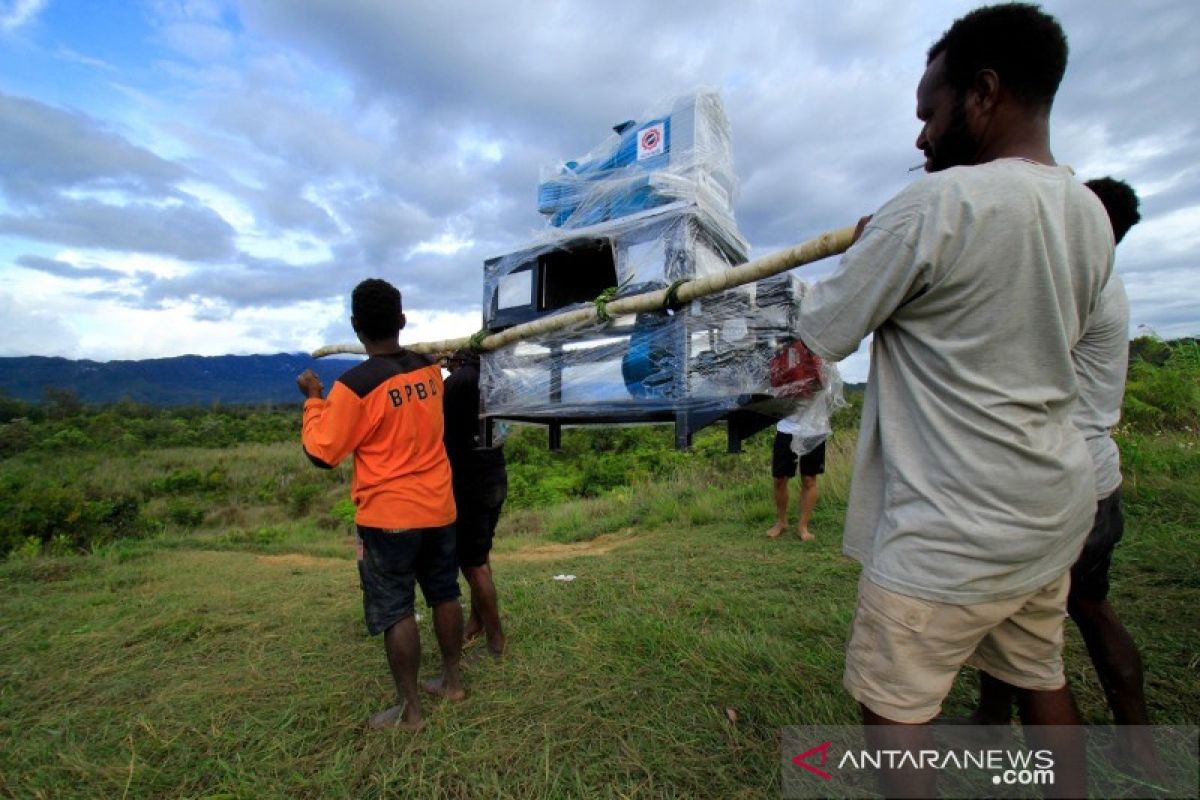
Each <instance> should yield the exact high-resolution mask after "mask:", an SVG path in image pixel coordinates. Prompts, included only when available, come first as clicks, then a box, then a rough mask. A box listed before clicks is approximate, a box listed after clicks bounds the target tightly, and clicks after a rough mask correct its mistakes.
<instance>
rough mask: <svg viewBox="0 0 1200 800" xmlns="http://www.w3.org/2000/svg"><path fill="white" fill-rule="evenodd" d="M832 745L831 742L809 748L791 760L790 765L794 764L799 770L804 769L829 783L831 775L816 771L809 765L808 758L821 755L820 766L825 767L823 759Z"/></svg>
mask: <svg viewBox="0 0 1200 800" xmlns="http://www.w3.org/2000/svg"><path fill="white" fill-rule="evenodd" d="M832 745H833V742H825V743H824V744H819V745H817V746H816V747H812V748H809V749H808V750H805V751H804V752H803V753H801V754H800V755H798V756H796V757H795V758H793V759H792V763H793V764H795V765H796V766H797V767H800V768H801V769H806V770H808V771H809V772H811V773H812V774H814V775H820V776H821V777H822V778H824V779H825V780H827V781H831V780H833V776H832V775H830V774H829V773H828V772H826V771H825V770H823V769H817V768H816V767H814V766H813V765H812V764H809V763H808V759H809V757H810V756H814V755H816V754H817V753H820V754H821V761H820V766H822V767H823V766H825V759H826V757H827V756H828V754H829V748H830V747H831V746H832Z"/></svg>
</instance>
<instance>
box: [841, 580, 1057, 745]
mask: <svg viewBox="0 0 1200 800" xmlns="http://www.w3.org/2000/svg"><path fill="white" fill-rule="evenodd" d="M1069 588H1070V574H1069V573H1064V574H1063V575H1062V577H1059V578H1056V579H1055V580H1053V581H1051V582H1050V583H1048V584H1046V585H1045V586H1043V587H1042V588H1041V589H1038V590H1037V591H1034V592H1031V593H1029V594H1027V595H1023V596H1021V597H1014V598H1012V599H1010V600H999V601H995V602H991V603H976V604H974V605H967V606H959V605H950V604H948V603H939V602H936V601H933V600H922V599H919V598H916V597H909V596H908V595H903V594H898V593H896V592H893V591H889V590H888V589H885V588H883V587H882V586H879V585H878V584H876V583H872V582H871V581H869V580H867V578H866V576H865V575H864V576H863V577H862V578H860V579H859V582H858V608H857V609H855V612H854V622H853V624H852V626H851V630H850V643H849V644H848V645H847V646H846V673H845V676H844V677H843V683H844V684H845V686H846V689H847V691H849V692H850V694H851V695H852V696H853V697H854V699H855V700H857V701H858V702H860V703H862V704H863V705H864V706H866V707H867V708H868V709H870V710H871V711H873V712H875V713H876V714H878V715H879V716H881V717H884V718H886V719H890V720H892V721H894V722H910V723H916V722H928V721H929V720H931V719H933V718H934V717H936V716H937V715H938V714H939V713H941V710H942V700H944V699H945V698H946V695H947V694H949V692H950V687H951V685H952V684H953V683H954V678H955V676H956V675H957V674H958V670H959V668H960V667H962V665H963V664H971V665H972V666H975V667H978V668H979V669H981V670H983V671H984V672H987V673H989V674H990V675H992V676H994V677H996V678H999V679H1000V680H1002V681H1004V682H1005V683H1009V684H1011V685H1013V686H1016V687H1018V688H1021V689H1033V690H1041V691H1052V690H1055V689H1061V688H1062V687H1063V686H1065V685H1066V682H1067V681H1066V676H1065V674H1064V673H1063V661H1062V647H1063V621H1064V620H1065V619H1066V616H1067V591H1068V589H1069Z"/></svg>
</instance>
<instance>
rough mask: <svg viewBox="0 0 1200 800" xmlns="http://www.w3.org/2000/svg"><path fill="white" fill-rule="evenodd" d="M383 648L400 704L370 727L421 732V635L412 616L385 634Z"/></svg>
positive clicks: (379, 714)
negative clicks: (418, 688)
mask: <svg viewBox="0 0 1200 800" xmlns="http://www.w3.org/2000/svg"><path fill="white" fill-rule="evenodd" d="M383 648H384V653H385V654H386V655H387V662H388V667H389V668H390V669H391V672H392V680H393V681H394V682H395V684H396V695H397V697H399V698H400V702H399V703H398V704H397V705H394V706H392V707H391V708H388V709H384V710H383V711H380V712H379V713H378V714H375V715H373V716H372V717H371V719H370V720H368V722H367V724H368V725H369V726H370V727H372V728H377V729H382V728H400V729H402V730H407V731H419V730H420V729H421V728H422V726H423V725H424V724H425V722H424V720H423V719H422V718H421V696H420V693H419V692H418V691H417V670H418V669H419V668H420V665H421V635H420V632H419V631H418V630H417V622H416V619H415V618H414V617H413V615H412V614H409V615H408V616H407V617H405V618H404V619H402V620H400V621H399V622H397V623H396V624H395V625H392V627H390V628H388V629H387V630H386V631H384V632H383Z"/></svg>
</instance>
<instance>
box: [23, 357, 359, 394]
mask: <svg viewBox="0 0 1200 800" xmlns="http://www.w3.org/2000/svg"><path fill="white" fill-rule="evenodd" d="M356 363H358V361H357V360H351V359H346V358H332V359H330V358H326V359H320V360H318V359H314V358H312V357H311V356H309V355H306V354H304V353H277V354H275V355H260V356H177V357H175V358H153V359H148V360H145V361H106V362H99V361H71V360H69V359H66V358H46V357H43V356H22V357H18V358H0V392H4V393H6V394H8V395H9V396H11V397H15V398H17V399H19V400H24V401H27V402H40V401H41V400H42V399H43V398H44V397H45V391H46V387H48V386H50V387H55V388H59V389H70V390H73V391H74V392H75V393H76V394H77V395H78V397H79V399H80V400H81V401H83V402H84V403H88V404H95V405H99V404H104V403H115V402H117V401H118V400H121V399H123V398H128V399H130V400H132V401H134V402H136V403H146V404H149V405H157V406H167V405H175V406H177V405H211V404H213V403H223V404H234V403H299V402H300V401H301V399H302V398H301V397H300V392H299V391H298V390H297V389H296V376H297V375H299V374H300V373H301V372H303V371H304V370H306V369H312V370H313V371H315V372H316V373H317V374H318V375H320V376H321V381H322V382H323V383H324V384H325V389H326V390H328V389H329V388H330V387H331V386H332V385H333V382H334V381H335V380H336V379H337V378H338V376H339V375H341V374H342V373H343V372H345V371H346V370H348V369H349V368H350V367H352V366H354V365H355V364H356Z"/></svg>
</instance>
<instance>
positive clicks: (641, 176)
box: [538, 117, 675, 228]
mask: <svg viewBox="0 0 1200 800" xmlns="http://www.w3.org/2000/svg"><path fill="white" fill-rule="evenodd" d="M614 130H615V131H617V134H618V136H619V137H620V138H619V139H618V141H617V145H616V147H615V148H614V149H613V150H612V151H611V152H610V153H609V154H608V156H607V157H603V158H595V159H592V160H590V161H585V162H582V163H580V162H577V161H568V162H567V163H566V164H564V165H563V168H562V171H561V173H560V174H559V176H558V177H556V178H552V179H550V180H548V181H544V182H542V183H540V184H538V211H539V212H541V213H542V214H546V215H548V216H549V217H550V224H551V225H553V226H555V227H564V226H566V227H571V228H582V227H586V226H588V225H595V224H597V223H600V222H605V221H606V220H610V219H618V218H620V217H624V216H628V215H630V214H635V213H637V212H639V211H645V210H646V209H649V208H655V207H656V206H661V205H666V204H667V203H670V202H672V201H673V200H674V199H675V198H672V197H668V196H664V195H662V194H660V193H658V192H656V191H655V190H654V189H653V188H652V187H651V185H650V173H652V172H654V171H655V170H661V169H665V168H666V167H667V166H668V165H669V164H670V160H671V118H670V117H664V118H661V119H653V120H650V121H648V122H644V123H642V124H641V125H637V124H635V123H631V122H624V123H621V124H620V125H617V126H616V127H615V128H614Z"/></svg>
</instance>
